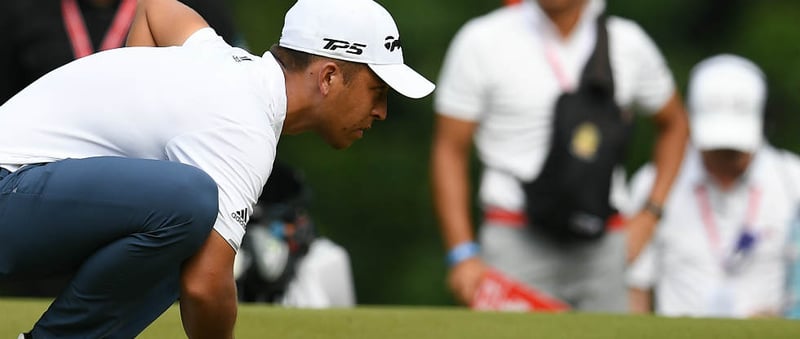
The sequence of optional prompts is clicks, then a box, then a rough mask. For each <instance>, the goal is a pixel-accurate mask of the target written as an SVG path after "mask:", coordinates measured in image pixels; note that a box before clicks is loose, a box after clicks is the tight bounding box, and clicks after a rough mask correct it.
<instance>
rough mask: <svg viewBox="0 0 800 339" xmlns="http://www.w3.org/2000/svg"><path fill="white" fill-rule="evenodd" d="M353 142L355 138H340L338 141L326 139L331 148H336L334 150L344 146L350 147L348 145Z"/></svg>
mask: <svg viewBox="0 0 800 339" xmlns="http://www.w3.org/2000/svg"><path fill="white" fill-rule="evenodd" d="M353 142H355V140H347V141H341V140H338V141H328V145H330V146H331V148H333V149H336V150H341V149H345V148H348V147H350V145H352V144H353Z"/></svg>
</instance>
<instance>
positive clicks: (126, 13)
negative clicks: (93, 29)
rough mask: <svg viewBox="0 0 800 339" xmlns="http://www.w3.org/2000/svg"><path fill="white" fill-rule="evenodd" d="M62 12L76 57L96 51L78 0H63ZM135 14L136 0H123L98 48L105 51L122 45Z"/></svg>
mask: <svg viewBox="0 0 800 339" xmlns="http://www.w3.org/2000/svg"><path fill="white" fill-rule="evenodd" d="M61 14H62V16H63V17H64V26H65V27H66V29H67V35H69V41H70V43H71V44H72V51H73V54H75V59H79V58H82V57H85V56H87V55H89V54H92V53H94V52H95V50H94V48H93V47H92V41H91V39H90V38H89V33H88V32H87V30H86V22H85V21H84V20H83V15H82V14H81V11H80V8H78V2H77V0H61ZM135 14H136V0H122V3H121V4H120V5H119V9H117V14H116V15H115V16H114V20H113V21H112V23H111V27H110V28H109V29H108V31H107V32H106V35H105V37H103V42H102V44H101V45H100V48H99V49H98V50H99V51H104V50H107V49H112V48H117V47H120V46H122V44H123V42H124V41H125V37H126V36H127V35H128V29H129V28H130V26H131V23H132V22H133V16H134V15H135Z"/></svg>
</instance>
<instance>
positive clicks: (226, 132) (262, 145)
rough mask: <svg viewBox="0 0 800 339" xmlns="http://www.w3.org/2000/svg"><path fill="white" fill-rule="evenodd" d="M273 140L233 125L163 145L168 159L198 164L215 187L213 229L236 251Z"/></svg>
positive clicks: (263, 178) (266, 174) (264, 173)
mask: <svg viewBox="0 0 800 339" xmlns="http://www.w3.org/2000/svg"><path fill="white" fill-rule="evenodd" d="M270 144H272V145H276V144H277V140H276V139H274V138H271V137H269V136H268V135H265V134H260V133H255V132H253V131H246V130H242V129H240V128H237V127H225V128H218V129H213V130H209V131H200V132H194V133H190V134H185V135H182V136H179V137H176V138H174V139H173V140H172V141H170V143H169V144H168V145H167V148H166V153H167V157H168V158H169V160H170V161H177V162H181V163H185V164H189V165H192V166H195V167H198V168H200V169H202V170H203V171H205V172H206V173H207V174H208V175H209V176H211V178H213V179H214V181H215V182H216V183H217V187H218V188H219V212H218V214H217V221H216V223H215V224H214V230H215V231H217V233H219V234H220V235H221V236H222V237H223V238H225V240H226V241H228V243H229V244H230V245H231V247H233V248H234V249H235V250H237V251H238V249H239V247H240V246H241V242H242V238H243V237H244V232H245V229H246V226H247V222H248V221H249V219H250V215H251V214H252V212H253V206H254V205H255V203H256V201H257V200H258V197H259V196H260V195H261V191H262V189H263V188H264V185H265V184H266V181H267V178H268V177H269V174H270V172H271V169H272V164H273V161H274V159H275V148H274V147H269V145H270Z"/></svg>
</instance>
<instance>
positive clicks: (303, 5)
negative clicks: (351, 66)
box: [279, 0, 435, 98]
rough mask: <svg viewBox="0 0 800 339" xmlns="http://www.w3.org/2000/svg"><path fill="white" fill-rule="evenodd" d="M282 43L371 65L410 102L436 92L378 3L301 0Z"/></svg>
mask: <svg viewBox="0 0 800 339" xmlns="http://www.w3.org/2000/svg"><path fill="white" fill-rule="evenodd" d="M279 44H280V45H281V46H283V47H286V48H290V49H294V50H298V51H302V52H306V53H311V54H315V55H320V56H325V57H329V58H334V59H339V60H345V61H351V62H358V63H364V64H367V65H369V67H370V68H371V69H372V70H373V71H374V72H375V74H377V75H378V77H380V78H381V79H382V80H383V81H385V82H386V84H388V85H389V86H390V87H392V88H393V89H394V90H396V91H397V92H399V93H400V94H403V95H405V96H407V97H411V98H421V97H423V96H426V95H428V94H430V93H431V92H432V91H433V89H434V87H435V86H434V84H433V83H431V82H430V81H428V80H427V79H425V78H424V77H423V76H421V75H419V74H418V73H417V72H416V71H414V70H413V69H411V68H410V67H408V66H406V65H405V64H404V63H403V49H402V43H401V40H400V33H399V31H398V30H397V25H396V24H395V22H394V19H393V18H392V16H391V14H389V12H388V11H386V9H384V8H383V7H382V6H381V5H379V4H378V3H376V2H375V1H372V0H299V1H297V3H295V4H294V6H292V8H290V9H289V12H287V13H286V18H285V21H284V25H283V32H282V33H281V39H280V42H279Z"/></svg>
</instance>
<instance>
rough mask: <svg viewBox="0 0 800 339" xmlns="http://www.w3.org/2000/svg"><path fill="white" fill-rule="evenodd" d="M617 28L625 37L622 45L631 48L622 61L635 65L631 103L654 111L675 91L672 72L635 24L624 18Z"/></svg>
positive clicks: (648, 38)
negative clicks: (622, 31)
mask: <svg viewBox="0 0 800 339" xmlns="http://www.w3.org/2000/svg"><path fill="white" fill-rule="evenodd" d="M619 29H620V30H624V31H625V32H626V33H627V34H618V35H617V36H618V37H619V38H621V39H625V40H626V41H625V42H624V45H625V46H628V51H630V54H629V55H628V54H626V56H629V57H626V61H625V62H632V63H634V65H635V70H634V72H635V74H634V77H633V80H634V84H633V89H634V93H633V100H634V103H635V104H636V105H637V106H639V107H641V108H643V109H644V110H645V111H646V112H647V113H656V112H658V111H660V110H661V109H662V108H663V107H664V105H666V103H667V101H669V99H670V98H671V97H672V96H673V95H674V93H675V81H674V79H673V75H672V72H671V71H670V69H669V66H668V65H667V62H666V60H665V59H664V56H663V55H662V54H661V51H660V50H659V49H658V47H657V46H656V44H655V42H653V40H652V39H651V38H650V37H649V36H648V35H647V33H645V31H644V30H643V29H642V28H641V27H640V26H639V25H638V24H636V23H634V22H633V21H629V20H625V21H623V24H621V25H620V27H619Z"/></svg>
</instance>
